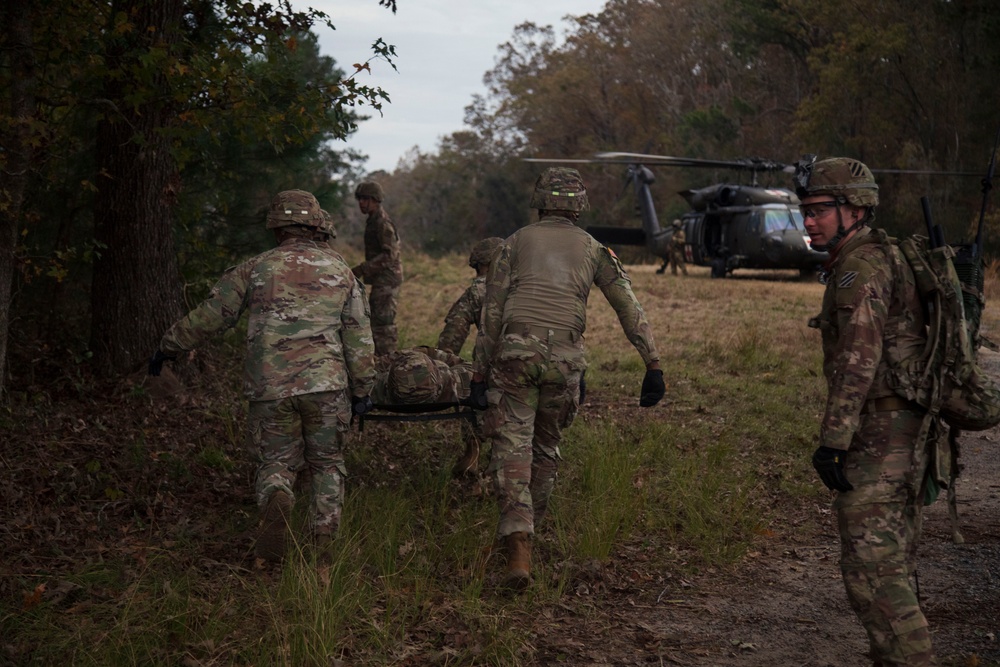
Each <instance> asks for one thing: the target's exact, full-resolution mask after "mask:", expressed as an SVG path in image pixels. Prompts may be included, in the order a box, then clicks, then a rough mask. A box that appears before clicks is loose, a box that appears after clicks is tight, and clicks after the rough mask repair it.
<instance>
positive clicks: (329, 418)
mask: <svg viewBox="0 0 1000 667" xmlns="http://www.w3.org/2000/svg"><path fill="white" fill-rule="evenodd" d="M350 418H351V407H350V402H349V401H348V400H347V395H346V394H345V393H344V392H342V391H338V392H320V393H315V394H303V395H300V396H292V397H290V398H283V399H280V400H277V401H251V402H250V409H249V415H248V420H247V421H248V425H249V428H250V439H251V445H252V447H253V449H254V450H255V452H256V454H257V461H258V464H257V480H256V494H257V504H258V505H259V506H260V507H261V508H263V507H265V506H266V505H267V500H268V498H270V497H271V494H272V493H274V492H275V491H279V490H280V491H284V492H285V493H287V494H288V495H289V496H291V497H294V495H293V491H292V486H293V484H294V482H295V475H296V473H297V472H298V471H299V470H301V469H302V468H304V467H306V466H308V468H309V471H310V472H311V476H312V488H311V491H312V497H311V499H310V510H311V511H310V520H311V523H312V527H313V530H314V531H315V532H316V533H334V532H336V530H337V527H338V526H339V525H340V514H341V505H342V502H343V497H344V477H345V476H346V474H347V472H346V468H345V467H344V452H343V441H344V435H343V433H344V431H345V430H346V429H347V426H348V424H349V422H350Z"/></svg>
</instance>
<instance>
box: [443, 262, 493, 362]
mask: <svg viewBox="0 0 1000 667" xmlns="http://www.w3.org/2000/svg"><path fill="white" fill-rule="evenodd" d="M485 296H486V276H476V278H475V279H474V280H473V281H472V284H471V285H469V287H468V288H466V290H465V291H464V292H463V293H462V296H460V297H458V300H457V301H455V303H454V304H452V306H451V309H450V310H449V311H448V314H447V315H446V316H445V318H444V329H443V330H442V331H441V335H440V336H438V342H437V347H438V349H440V350H446V351H448V352H453V353H454V354H458V353H459V352H461V351H462V347H463V346H464V345H465V340H466V339H467V338H468V337H469V331H470V330H471V329H472V325H476V329H479V317H480V314H481V313H482V310H483V297H485Z"/></svg>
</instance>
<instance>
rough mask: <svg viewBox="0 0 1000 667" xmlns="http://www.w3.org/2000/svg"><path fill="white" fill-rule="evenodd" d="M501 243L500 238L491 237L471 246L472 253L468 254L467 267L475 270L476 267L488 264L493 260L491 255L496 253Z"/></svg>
mask: <svg viewBox="0 0 1000 667" xmlns="http://www.w3.org/2000/svg"><path fill="white" fill-rule="evenodd" d="M501 243H503V239H502V238H500V237H499V236H491V237H489V238H486V239H483V240H482V241H480V242H479V243H477V244H476V245H474V246H472V252H470V253H469V266H471V267H472V268H474V269H475V268H476V267H479V266H483V265H486V264H489V263H490V260H491V259H492V258H493V253H494V252H496V249H497V248H499V247H500V244H501Z"/></svg>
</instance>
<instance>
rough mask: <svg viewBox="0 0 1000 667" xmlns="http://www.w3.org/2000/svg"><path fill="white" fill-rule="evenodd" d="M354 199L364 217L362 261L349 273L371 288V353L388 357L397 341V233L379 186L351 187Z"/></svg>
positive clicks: (400, 264) (399, 281)
mask: <svg viewBox="0 0 1000 667" xmlns="http://www.w3.org/2000/svg"><path fill="white" fill-rule="evenodd" d="M354 198H355V199H357V201H358V208H359V209H361V212H362V213H363V214H365V215H367V216H368V218H367V220H366V221H365V261H364V262H362V263H361V264H358V265H357V266H355V267H354V268H353V269H351V270H352V271H354V275H355V276H357V277H358V278H360V279H361V280H363V281H364V283H365V285H368V286H369V287H370V288H371V289H370V290H369V299H368V300H369V304H370V306H371V321H372V335H373V336H374V338H375V354H378V355H383V354H389V353H390V352H392V351H393V350H395V349H396V345H397V344H398V342H399V333H398V332H397V330H396V309H397V308H398V307H399V287H400V285H402V284H403V261H402V259H401V256H400V245H399V234H397V233H396V227H395V225H393V224H392V220H391V219H390V218H389V214H388V213H386V211H385V208H384V207H383V206H382V200H383V199H384V198H385V193H384V191H383V190H382V186H381V185H379V184H378V183H377V182H375V181H365V182H364V183H361V184H359V185H358V187H357V188H355V190H354Z"/></svg>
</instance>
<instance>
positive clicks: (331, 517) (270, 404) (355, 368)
mask: <svg viewBox="0 0 1000 667" xmlns="http://www.w3.org/2000/svg"><path fill="white" fill-rule="evenodd" d="M267 228H268V229H273V230H274V237H275V241H276V242H277V244H278V245H277V247H276V248H273V249H271V250H268V251H267V252H265V253H263V254H260V255H258V256H256V257H254V258H253V259H250V260H247V261H246V262H244V263H242V264H240V265H238V266H236V267H234V268H232V269H230V270H229V271H227V272H226V274H225V275H224V276H223V277H222V279H221V280H219V282H218V283H217V284H216V285H215V287H213V288H212V292H211V295H210V296H209V297H208V299H206V300H205V301H204V302H202V303H201V304H200V305H199V306H198V307H196V308H195V309H194V310H192V311H191V312H190V313H188V314H187V315H186V316H185V317H184V318H182V319H181V320H179V321H177V322H176V323H174V325H173V326H171V327H170V329H169V330H168V331H167V332H166V334H164V336H163V339H162V340H161V341H160V346H159V349H158V350H157V351H156V353H155V354H154V355H153V357H152V359H151V360H150V364H149V373H150V375H159V374H160V370H161V368H162V366H163V362H164V361H165V360H168V359H175V358H176V357H177V355H178V354H180V353H181V352H185V351H188V350H192V349H194V348H196V347H197V346H198V345H200V344H201V343H202V342H204V341H205V340H206V339H207V338H208V337H210V336H211V335H213V334H215V333H218V332H220V331H223V330H225V329H228V328H230V327H233V326H235V325H236V323H237V321H238V320H239V319H240V316H241V315H243V313H244V312H247V313H248V314H249V322H248V324H247V355H246V365H245V367H244V389H245V392H246V395H247V397H248V398H249V400H250V403H249V411H248V415H247V426H248V440H249V444H250V447H251V450H252V451H254V452H256V454H257V478H256V483H255V488H256V495H257V503H258V505H259V506H260V508H261V511H262V515H261V527H260V532H259V534H258V537H257V542H256V545H255V550H256V554H257V556H258V557H259V558H263V559H265V560H270V561H278V560H281V558H282V557H283V556H284V553H285V543H286V537H287V533H288V519H289V516H290V514H291V508H292V504H293V491H292V487H293V484H294V481H295V476H296V473H297V472H298V471H300V470H302V469H303V468H308V469H309V471H310V473H311V479H312V489H311V490H312V499H311V512H310V519H311V524H312V531H313V537H314V539H315V541H316V543H317V545H318V547H319V548H320V549H321V550H322V549H325V548H326V547H327V546H328V544H329V543H330V542H331V541H332V539H333V536H334V535H335V533H336V531H337V528H338V526H339V523H340V516H341V506H342V503H343V498H344V475H345V468H344V452H343V441H344V432H345V431H346V430H347V428H348V425H349V423H350V420H351V414H352V410H353V411H354V413H356V414H363V413H364V412H366V411H367V410H368V409H369V408H370V406H371V399H370V398H369V394H370V393H371V391H372V387H373V386H374V384H375V359H374V351H375V350H374V344H373V342H372V334H371V328H370V325H369V318H368V308H367V304H366V302H365V294H364V289H363V287H362V286H361V284H360V283H359V282H357V280H356V279H355V277H354V274H353V273H352V272H351V270H350V268H349V267H348V265H347V264H346V263H345V262H344V260H343V259H342V258H341V256H340V255H339V254H337V253H336V252H334V251H333V250H331V249H330V247H329V245H328V244H327V241H328V240H329V238H330V235H331V233H332V225H330V224H329V223H327V221H326V220H325V219H324V216H323V214H322V210H321V209H320V207H319V204H318V202H317V201H316V198H315V197H313V196H312V195H311V194H310V193H308V192H304V191H302V190H287V191H284V192H280V193H278V195H277V196H276V197H274V199H273V200H272V201H271V208H270V212H269V213H268V216H267Z"/></svg>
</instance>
